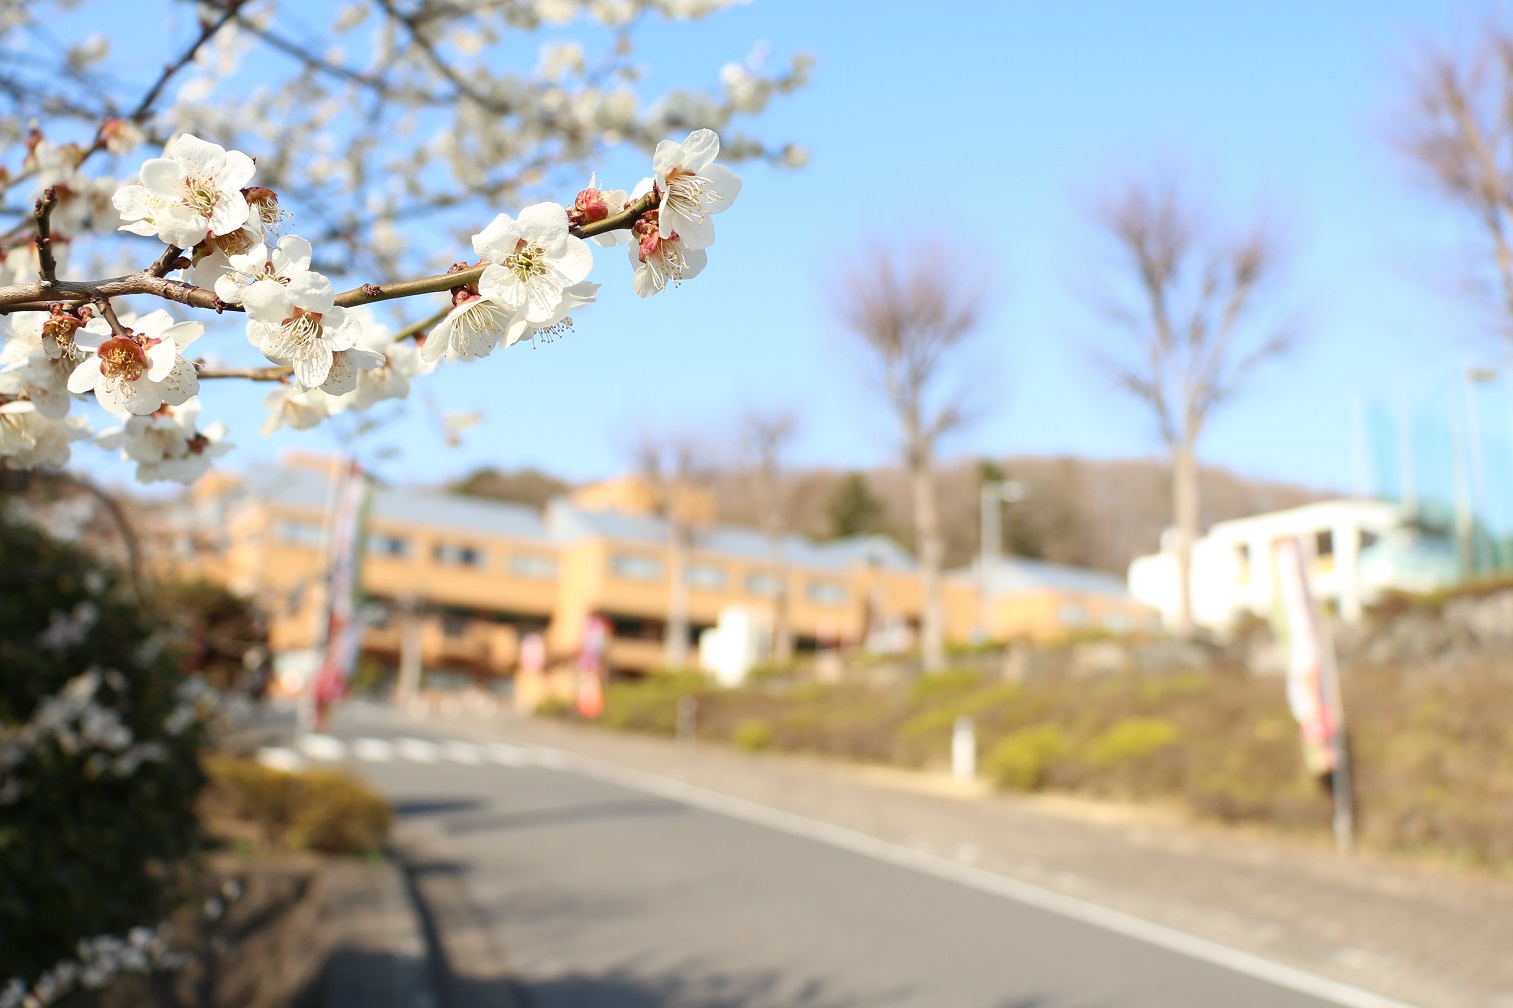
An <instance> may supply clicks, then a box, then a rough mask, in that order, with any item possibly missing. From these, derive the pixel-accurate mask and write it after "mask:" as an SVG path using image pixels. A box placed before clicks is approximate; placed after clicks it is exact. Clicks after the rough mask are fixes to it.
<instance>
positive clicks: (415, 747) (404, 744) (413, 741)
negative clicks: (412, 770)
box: [394, 738, 441, 763]
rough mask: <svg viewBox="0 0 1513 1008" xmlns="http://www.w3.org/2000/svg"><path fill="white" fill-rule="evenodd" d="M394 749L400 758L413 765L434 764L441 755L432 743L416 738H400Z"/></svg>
mask: <svg viewBox="0 0 1513 1008" xmlns="http://www.w3.org/2000/svg"><path fill="white" fill-rule="evenodd" d="M394 748H395V751H397V752H398V753H399V755H400V756H402V757H404V758H405V759H407V760H411V761H413V762H415V763H435V762H436V760H437V759H439V758H440V753H441V750H440V748H439V747H438V746H437V745H436V744H435V743H434V742H426V741H423V740H422V739H418V738H402V739H400V740H399V742H398V743H396V744H395V747H394Z"/></svg>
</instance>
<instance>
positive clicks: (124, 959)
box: [0, 924, 182, 1008]
mask: <svg viewBox="0 0 1513 1008" xmlns="http://www.w3.org/2000/svg"><path fill="white" fill-rule="evenodd" d="M75 956H76V958H73V959H65V960H63V961H62V962H60V963H58V964H56V965H55V966H53V967H52V968H51V969H49V970H47V971H46V972H45V973H43V974H42V975H41V976H40V977H38V978H37V982H36V983H34V984H31V985H29V986H28V985H27V983H26V982H25V981H24V980H22V979H21V978H19V977H12V978H11V980H10V982H9V983H7V984H6V985H5V986H4V987H3V988H0V1008H42V1006H43V1005H50V1004H54V1003H56V1002H57V1001H58V1000H59V999H60V998H62V997H64V995H66V994H68V993H69V992H70V991H73V990H75V989H76V988H79V987H83V988H85V989H86V990H99V989H100V988H102V987H105V986H106V985H107V984H109V983H110V982H111V981H112V980H114V979H115V978H116V977H118V976H120V975H121V974H122V973H147V972H150V971H151V970H153V969H163V968H168V969H172V968H176V967H178V966H180V965H182V957H181V956H180V955H178V954H176V953H174V952H173V951H171V950H170V948H169V945H168V927H167V925H166V924H164V925H159V926H158V927H157V928H149V927H135V928H132V929H131V930H130V931H129V932H127V934H126V937H124V938H121V937H118V936H116V935H96V936H95V937H93V938H82V939H80V940H79V944H78V946H77V948H76V950H75Z"/></svg>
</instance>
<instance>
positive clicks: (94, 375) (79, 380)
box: [68, 354, 100, 392]
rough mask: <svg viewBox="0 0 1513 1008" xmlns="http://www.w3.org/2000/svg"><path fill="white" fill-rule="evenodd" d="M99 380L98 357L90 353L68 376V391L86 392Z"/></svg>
mask: <svg viewBox="0 0 1513 1008" xmlns="http://www.w3.org/2000/svg"><path fill="white" fill-rule="evenodd" d="M99 381H100V358H99V357H97V356H95V355H94V354H90V355H89V356H88V357H86V358H84V360H83V361H81V362H80V364H79V366H78V367H76V368H74V373H73V374H71V375H69V376H68V391H70V392H88V391H89V390H90V389H92V388H94V387H95V386H96V385H97V384H99Z"/></svg>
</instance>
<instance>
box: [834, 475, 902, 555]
mask: <svg viewBox="0 0 1513 1008" xmlns="http://www.w3.org/2000/svg"><path fill="white" fill-rule="evenodd" d="M825 517H826V519H828V521H829V530H828V534H829V538H831V539H845V538H846V537H848V536H859V535H869V534H872V533H881V532H885V531H886V530H887V528H888V506H887V505H886V504H885V503H883V500H882V498H881V497H879V496H877V494H875V493H874V492H873V491H872V485H871V484H870V483H868V482H867V477H866V474H865V473H860V472H848V473H846V475H844V476H842V477H841V478H840V481H839V482H838V483H836V485H835V489H834V490H832V491H831V494H830V498H829V500H827V501H826V502H825Z"/></svg>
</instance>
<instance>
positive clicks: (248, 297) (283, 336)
mask: <svg viewBox="0 0 1513 1008" xmlns="http://www.w3.org/2000/svg"><path fill="white" fill-rule="evenodd" d="M242 303H243V304H244V305H246V307H247V319H248V321H247V338H248V339H250V340H251V341H252V345H253V346H255V347H257V348H258V349H259V350H261V351H262V352H263V354H264V355H265V356H266V357H267V358H268V359H269V360H271V361H274V362H276V363H279V364H289V365H292V366H293V368H294V379H295V381H297V382H298V383H299V385H300V387H301V388H302V389H311V388H318V387H319V386H320V385H322V384H323V383H324V382H325V381H326V379H327V378H329V377H330V375H331V370H332V364H333V361H334V359H335V357H334V355H335V354H336V352H337V351H338V350H347V349H350V348H351V347H352V346H353V345H354V344H355V343H356V341H357V325H356V323H355V322H354V321H352V320H350V319H349V318H348V316H347V310H346V309H345V308H339V307H337V306H336V288H334V287H332V286H331V281H330V280H328V279H326V278H325V276H323V275H322V274H320V273H316V272H313V271H305V272H301V273H296V274H295V275H294V276H292V277H291V278H290V279H289V281H288V283H282V282H280V281H278V280H258V281H257V282H256V283H252V284H248V285H247V286H246V287H245V288H244V289H243V290H242Z"/></svg>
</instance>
